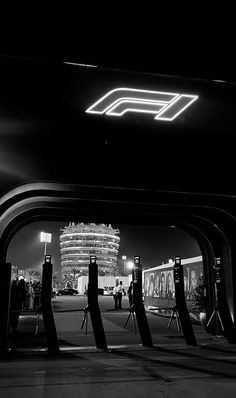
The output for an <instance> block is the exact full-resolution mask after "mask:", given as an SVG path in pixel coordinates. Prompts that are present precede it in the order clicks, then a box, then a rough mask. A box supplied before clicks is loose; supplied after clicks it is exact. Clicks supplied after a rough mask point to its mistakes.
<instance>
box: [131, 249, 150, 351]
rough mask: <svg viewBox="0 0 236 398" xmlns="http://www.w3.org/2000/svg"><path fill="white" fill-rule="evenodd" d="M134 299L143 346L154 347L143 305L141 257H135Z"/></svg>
mask: <svg viewBox="0 0 236 398" xmlns="http://www.w3.org/2000/svg"><path fill="white" fill-rule="evenodd" d="M133 291H134V293H133V297H134V310H135V314H136V318H137V324H138V328H139V334H140V337H141V340H142V344H143V345H144V346H146V347H152V346H153V343H152V337H151V333H150V329H149V325H148V320H147V315H146V311H145V308H144V305H143V297H142V266H141V264H140V257H139V256H135V257H134V269H133Z"/></svg>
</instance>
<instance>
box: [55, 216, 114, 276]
mask: <svg viewBox="0 0 236 398" xmlns="http://www.w3.org/2000/svg"><path fill="white" fill-rule="evenodd" d="M61 231H63V233H62V235H61V236H60V250H61V266H62V276H63V277H64V279H67V280H68V276H69V275H71V276H72V275H74V277H75V274H80V275H81V274H82V275H87V274H88V264H89V262H90V256H96V258H97V264H98V273H99V274H102V275H113V273H114V270H115V267H116V264H117V255H118V250H119V242H120V237H119V236H118V235H119V234H120V231H119V229H114V228H112V226H111V225H110V224H109V225H105V224H99V225H97V224H94V223H91V224H84V223H78V224H75V223H73V222H72V223H70V224H69V225H68V226H67V227H65V228H62V229H61ZM69 279H70V278H69Z"/></svg>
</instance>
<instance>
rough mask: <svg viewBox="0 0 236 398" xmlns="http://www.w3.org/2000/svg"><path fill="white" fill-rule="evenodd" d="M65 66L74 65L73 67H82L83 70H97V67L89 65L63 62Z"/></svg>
mask: <svg viewBox="0 0 236 398" xmlns="http://www.w3.org/2000/svg"><path fill="white" fill-rule="evenodd" d="M63 64H66V65H75V66H83V67H85V68H97V65H90V64H77V63H76V62H63Z"/></svg>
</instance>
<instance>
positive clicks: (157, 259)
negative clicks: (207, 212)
mask: <svg viewBox="0 0 236 398" xmlns="http://www.w3.org/2000/svg"><path fill="white" fill-rule="evenodd" d="M68 223H69V222H68ZM68 223H65V222H43V221H42V222H35V223H32V224H29V225H28V226H26V227H24V228H22V229H21V230H20V231H19V232H18V233H17V234H16V235H15V237H14V238H13V239H12V241H11V243H10V246H9V249H8V256H7V261H9V262H11V263H12V265H17V266H18V267H19V269H24V268H36V269H38V270H40V269H41V266H42V262H43V259H44V243H41V242H40V232H42V231H43V232H48V233H51V234H52V243H49V244H48V246H47V254H51V255H52V262H53V265H54V272H58V276H59V275H60V269H61V268H60V234H61V233H62V232H61V231H60V228H64V227H65V226H67V225H68ZM112 227H114V228H119V230H120V247H119V254H118V261H122V260H121V257H122V255H126V256H127V259H128V260H129V259H130V260H131V259H132V258H133V256H140V257H141V263H142V265H143V266H144V267H145V268H150V267H154V266H157V265H160V264H161V263H162V262H163V261H164V262H168V259H170V258H173V257H174V256H177V255H178V256H181V257H182V258H188V257H194V256H199V255H200V254H201V252H200V249H199V246H198V243H197V241H196V240H195V239H193V238H192V237H191V236H190V235H189V234H187V233H186V232H184V231H182V230H179V229H177V228H171V227H163V226H149V225H112Z"/></svg>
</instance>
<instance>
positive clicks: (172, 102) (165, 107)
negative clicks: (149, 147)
mask: <svg viewBox="0 0 236 398" xmlns="http://www.w3.org/2000/svg"><path fill="white" fill-rule="evenodd" d="M197 99H198V96H197V95H188V94H179V93H169V92H162V91H150V90H139V89H133V88H116V89H114V90H111V91H109V92H108V93H107V94H105V95H104V96H103V97H101V98H100V99H99V100H98V101H96V102H95V103H94V104H93V105H91V106H90V107H89V108H88V109H87V110H86V112H87V113H97V114H104V113H105V114H106V115H108V116H119V117H120V116H123V115H124V114H125V113H127V112H138V113H153V114H155V115H156V116H155V120H166V121H172V120H174V119H175V118H176V117H177V116H178V115H179V114H180V113H182V112H183V111H184V110H185V109H186V108H187V107H189V106H190V105H191V104H192V103H193V102H194V101H196V100H197Z"/></svg>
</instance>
